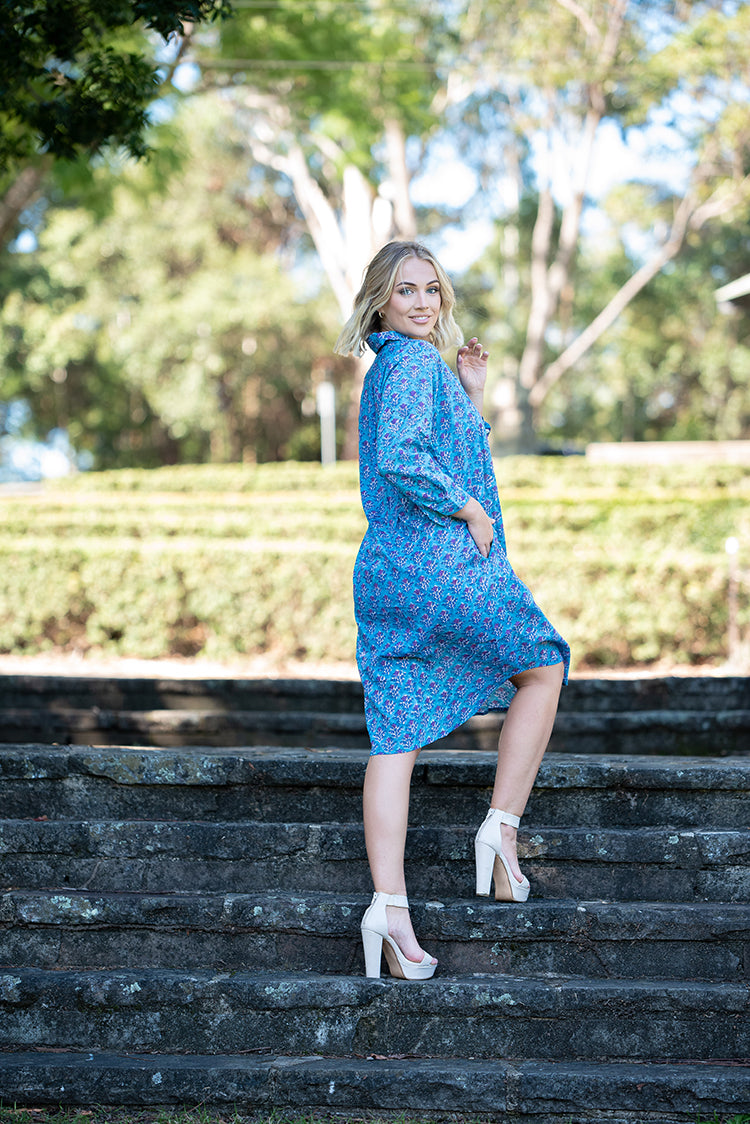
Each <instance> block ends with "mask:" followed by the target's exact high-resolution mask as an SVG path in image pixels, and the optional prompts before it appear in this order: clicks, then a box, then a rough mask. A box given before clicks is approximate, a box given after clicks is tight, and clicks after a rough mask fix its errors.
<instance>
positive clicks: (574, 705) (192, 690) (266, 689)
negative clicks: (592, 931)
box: [0, 675, 750, 716]
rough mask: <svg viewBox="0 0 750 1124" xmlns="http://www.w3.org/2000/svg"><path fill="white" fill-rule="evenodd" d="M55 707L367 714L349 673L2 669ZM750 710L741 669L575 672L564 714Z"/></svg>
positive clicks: (25, 703) (32, 699)
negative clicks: (298, 675) (191, 674)
mask: <svg viewBox="0 0 750 1124" xmlns="http://www.w3.org/2000/svg"><path fill="white" fill-rule="evenodd" d="M24 707H29V708H33V709H37V710H38V709H41V708H49V709H50V710H53V711H58V712H59V711H63V710H67V709H73V710H89V709H95V708H101V709H102V710H105V711H120V710H124V711H150V710H180V711H187V710H196V711H201V710H203V711H216V712H221V711H223V712H225V713H228V712H231V711H252V710H257V711H276V712H278V713H284V714H286V713H289V712H290V711H305V712H313V713H318V714H357V715H359V714H362V712H363V693H362V685H361V683H360V682H359V681H358V680H350V679H245V678H235V677H232V678H213V677H212V678H210V679H198V678H184V679H174V678H168V677H157V676H140V677H138V676H131V677H128V676H73V675H0V709H2V710H5V709H13V708H24ZM635 710H640V711H670V710H671V711H703V712H705V713H706V714H708V715H709V716H710V715H717V714H723V713H727V712H731V711H738V710H739V711H749V710H750V681H748V678H747V677H746V676H742V675H735V676H732V675H726V676H723V675H686V676H663V677H657V676H643V677H638V676H632V677H631V676H628V677H622V676H618V677H607V676H602V677H600V678H576V677H575V676H574V677H573V678H572V679H571V681H570V683H569V684H568V686H567V687H565V689H564V690H563V692H562V695H561V698H560V713H563V714H564V713H569V712H581V713H583V712H586V713H596V712H620V713H627V714H629V713H631V712H632V711H635Z"/></svg>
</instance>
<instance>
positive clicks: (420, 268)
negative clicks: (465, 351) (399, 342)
mask: <svg viewBox="0 0 750 1124" xmlns="http://www.w3.org/2000/svg"><path fill="white" fill-rule="evenodd" d="M441 304H442V297H441V295H440V282H439V281H438V279H437V276H436V274H435V267H434V266H433V265H432V264H431V263H430V262H428V261H424V260H423V259H422V258H405V259H404V261H402V262H401V265H400V266H399V268H398V273H397V274H396V282H395V284H394V286H393V291H392V293H391V295H390V297H389V299H388V303H387V304H386V305H385V306H384V308H383V309H382V312H383V319H382V324H383V327H384V328H391V329H393V331H395V332H401V334H402V335H404V336H411V337H412V338H413V339H418V340H426V339H429V337H430V334H431V333H432V330H433V329H434V327H435V325H436V324H437V319H438V316H439V315H440V306H441Z"/></svg>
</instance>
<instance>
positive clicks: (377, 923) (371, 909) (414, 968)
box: [360, 890, 437, 980]
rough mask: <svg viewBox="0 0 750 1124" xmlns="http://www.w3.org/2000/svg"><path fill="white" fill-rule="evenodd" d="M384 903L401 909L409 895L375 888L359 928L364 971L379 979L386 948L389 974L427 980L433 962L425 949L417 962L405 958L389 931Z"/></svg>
mask: <svg viewBox="0 0 750 1124" xmlns="http://www.w3.org/2000/svg"><path fill="white" fill-rule="evenodd" d="M387 905H399V906H403V908H404V909H408V908H409V899H408V898H407V897H405V896H404V895H403V894H384V893H379V892H378V891H377V890H376V891H375V893H374V894H373V895H372V902H371V903H370V905H369V906H368V908H367V910H366V911H365V915H364V917H363V918H362V923H361V925H360V930H361V932H362V945H363V947H364V950H365V975H366V976H368V977H370V978H371V979H375V980H378V979H380V958H381V953H383V952H385V959H386V962H387V964H388V967H389V968H390V972H391V975H392V976H396V978H397V979H400V980H429V979H431V978H432V976H433V975H434V974H435V968H436V967H437V965H436V964H433V963H432V957H431V956H430V955H429V953H427V952H426V953H425V954H424V956H423V957H422V959H421V960H420V961H419V963H417V962H416V961H414V960H407V959H406V957H405V956H404V954H403V953H402V951H401V949H400V948H399V947H398V945H397V944H396V942H395V941H394V939H393V937H392V936H390V935H389V933H388V918H387V915H386V912H385V907H386V906H387Z"/></svg>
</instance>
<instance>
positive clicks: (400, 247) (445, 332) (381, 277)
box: [333, 242, 464, 355]
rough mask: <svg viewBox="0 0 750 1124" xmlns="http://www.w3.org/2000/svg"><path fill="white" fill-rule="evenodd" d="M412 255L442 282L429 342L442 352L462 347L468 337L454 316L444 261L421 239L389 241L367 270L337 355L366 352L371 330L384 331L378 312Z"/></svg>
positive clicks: (339, 341) (339, 342) (449, 283)
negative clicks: (429, 267)
mask: <svg viewBox="0 0 750 1124" xmlns="http://www.w3.org/2000/svg"><path fill="white" fill-rule="evenodd" d="M408 258H420V259H421V260H422V261H427V262H429V263H430V265H431V266H432V267H433V269H434V270H435V276H436V277H437V279H438V281H439V282H440V314H439V315H438V319H437V323H436V324H435V327H434V328H433V330H432V332H431V333H430V337H429V342H430V343H431V344H433V345H434V346H435V347H436V348H437V350H438V351H447V350H448V348H450V347H460V346H461V344H462V343H463V340H464V337H463V334H462V332H461V329H460V328H459V326H458V324H457V323H456V321H455V320H454V319H453V309H454V307H455V304H456V294H455V292H454V290H453V285H452V284H451V280H450V278H449V276H448V274H447V273H446V272H445V270H444V269H443V267H442V266H441V265H440V262H439V261H437V259H436V258H435V256H434V255H433V254H432V253H431V252H430V251H429V250H428V249H427V247H426V246H423V245H422V243H421V242H389V243H388V244H387V245H386V246H383V248H382V249H380V250H378V252H377V254H376V255H375V257H374V258H373V259H372V261H371V262H370V264H369V265H368V267H367V269H366V270H365V279H364V281H363V282H362V288H361V289H360V290H359V292H358V293H357V295H356V297H355V298H354V312H353V313H352V314H351V316H350V317H349V319H348V320H347V322H346V324H344V327H343V328H342V329H341V334H340V335H339V338H338V339H337V340H336V343H335V344H334V348H333V350H334V351H335V352H336V354H337V355H352V354H353V355H362V353H363V352H364V350H365V344H366V340H367V337H368V336H369V335H370V333H371V332H377V331H379V330H382V325H381V323H380V317H379V315H378V314H379V312H380V310H381V309H382V308H383V307H384V306H385V305H386V304H387V303H388V301H389V300H390V298H391V293H392V292H393V286H394V285H395V284H396V274H397V273H398V271H399V268H400V266H401V264H402V263H403V262H405V261H406V260H407V259H408Z"/></svg>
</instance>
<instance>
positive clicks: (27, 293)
mask: <svg viewBox="0 0 750 1124" xmlns="http://www.w3.org/2000/svg"><path fill="white" fill-rule="evenodd" d="M188 129H189V135H188V133H187V130H188ZM168 143H169V145H170V146H171V148H172V150H173V151H174V150H175V149H177V150H178V151H179V152H180V153H181V154H182V159H181V160H180V163H179V164H178V166H176V167H174V168H173V171H172V175H171V177H169V178H168V179H167V180H166V182H161V181H159V180H158V179H157V181H156V182H154V176H153V166H152V165H149V166H143V165H138V166H131V167H129V168H127V169H124V170H122V171H121V172H120V173H119V175H118V176H117V177H116V179H115V181H114V182H112V181H113V176H112V174H111V172H110V171H109V169H107V168H106V167H101V168H99V169H98V170H97V171H96V172H95V173H94V174H93V179H94V181H95V182H96V181H100V180H101V181H104V183H105V184H107V185H108V186H109V208H108V209H105V210H103V211H102V213H101V214H100V217H99V221H98V222H96V223H92V221H91V214H90V209H89V207H88V206H84V205H82V204H81V205H75V203H74V202H73V201H72V200H70V201H69V202H68V204H67V205H66V206H61V207H58V208H55V209H54V211H52V212H51V213H50V215H49V217H48V221H47V223H46V225H45V227H44V229H43V231H42V232H41V233H40V236H39V248H38V249H37V250H36V251H35V252H34V253H31V254H25V255H22V256H21V255H11V256H9V257H8V258H7V259H6V268H5V269H4V270H0V292H1V291H2V288H3V287H6V289H7V290H8V295H7V297H6V299H5V303H4V306H3V307H2V309H1V310H0V364H1V365H2V368H3V370H4V375H5V377H4V379H3V382H2V386H1V387H0V400H4V401H11V400H13V399H19V398H22V399H24V400H26V401H27V403H28V405H29V408H30V410H31V423H30V429H31V431H32V434H33V435H38V436H44V435H46V433H47V432H48V431H49V430H50V429H51V428H53V427H60V428H65V429H67V431H68V433H69V436H70V439H71V441H72V443H73V445H74V447H75V448H76V450H77V451H78V452H79V453H80V452H82V451H87V452H88V453H90V454H91V456H92V458H93V463H94V466H95V467H97V468H108V467H115V466H128V465H145V466H151V465H158V464H163V463H165V462H174V461H178V462H179V461H205V460H213V461H241V460H243V459H245V460H259V461H267V460H278V459H280V458H282V457H284V456H286V455H288V453H289V452H290V451H292V449H296V450H297V452H298V455H299V453H300V452H302V451H303V446H302V445H301V443H297V444H296V445H295V444H294V443H293V442H292V438H293V437H294V435H295V433H296V431H297V430H298V429H299V428H300V427H301V426H302V425H303V424H304V421H303V417H302V413H301V405H302V402H303V400H304V399H305V397H306V396H309V395H310V394H311V391H312V389H313V372H312V360H314V358H315V356H316V355H320V356H321V358H322V357H325V356H327V355H328V353H329V351H330V338H327V337H326V335H324V332H326V331H327V323H328V321H329V320H330V318H331V317H330V309H329V306H328V305H327V304H326V302H325V301H324V300H322V299H320V298H315V297H312V298H310V297H307V296H306V295H305V294H303V293H302V292H301V291H300V287H299V285H298V284H296V283H295V282H294V281H293V280H292V279H291V278H290V276H289V273H288V270H287V269H286V268H285V265H286V262H285V259H284V257H283V255H282V254H280V253H279V252H269V251H271V250H272V251H277V242H276V239H277V236H279V237H280V235H279V230H280V229H281V228H283V225H284V223H285V221H286V219H287V218H288V217H289V216H288V214H287V212H286V211H285V210H284V208H283V207H280V206H279V205H278V203H277V202H276V201H274V200H273V199H271V200H269V199H267V198H266V197H264V196H263V195H259V196H255V195H252V194H250V192H249V190H248V186H247V184H246V183H245V182H244V180H243V177H242V175H241V174H240V172H239V170H238V168H237V165H236V159H235V152H234V126H233V122H232V119H231V115H230V114H229V111H228V109H227V107H226V105H225V104H224V103H223V102H222V101H221V100H220V99H219V98H218V97H216V96H215V95H214V96H211V95H209V96H206V97H205V98H203V99H201V100H196V101H194V102H193V104H192V106H191V112H190V114H189V118H187V117H185V118H184V119H180V120H178V121H177V122H173V123H172V125H171V126H170V133H169V137H168ZM188 149H189V155H188ZM157 163H158V161H157ZM279 212H280V213H279ZM343 371H344V365H343V362H339V361H336V360H335V359H333V358H332V357H331V358H330V359H329V360H328V362H327V363H326V364H325V374H326V376H327V377H328V378H332V379H333V380H334V382H337V383H338V385H339V388H341V384H342V380H343ZM320 373H321V375H322V373H323V371H322V369H321V372H320ZM345 401H346V399H345V396H341V397H340V405H341V404H342V402H343V403H344V404H345ZM311 436H312V435H311ZM290 442H292V444H291V446H290ZM307 447H308V449H309V450H310V452H311V455H312V456H318V455H319V439H318V440H313V441H312V442H310V441H308V443H307Z"/></svg>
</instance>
